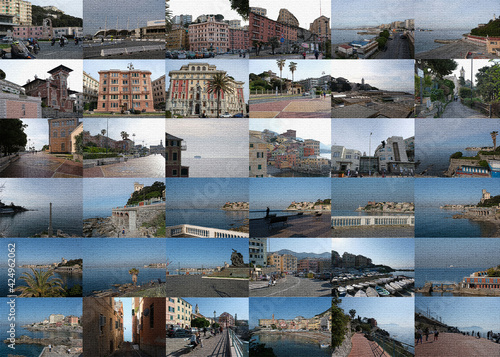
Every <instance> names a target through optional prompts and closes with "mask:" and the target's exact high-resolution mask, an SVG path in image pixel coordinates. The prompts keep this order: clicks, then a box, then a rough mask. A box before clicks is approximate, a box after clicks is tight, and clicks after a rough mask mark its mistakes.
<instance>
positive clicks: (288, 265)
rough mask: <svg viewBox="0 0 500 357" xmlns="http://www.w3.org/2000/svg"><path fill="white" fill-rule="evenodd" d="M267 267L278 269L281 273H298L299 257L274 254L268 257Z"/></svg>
mask: <svg viewBox="0 0 500 357" xmlns="http://www.w3.org/2000/svg"><path fill="white" fill-rule="evenodd" d="M267 265H268V266H274V267H276V268H277V269H279V271H280V272H287V271H289V272H293V271H297V257H295V256H293V255H290V254H283V255H279V254H276V253H272V254H269V255H268V256H267Z"/></svg>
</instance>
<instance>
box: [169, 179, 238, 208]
mask: <svg viewBox="0 0 500 357" xmlns="http://www.w3.org/2000/svg"><path fill="white" fill-rule="evenodd" d="M166 201H167V210H169V209H204V208H207V209H208V208H216V209H217V208H221V207H222V206H223V205H224V203H226V202H239V201H241V202H248V180H247V179H245V178H174V179H168V180H167V191H166Z"/></svg>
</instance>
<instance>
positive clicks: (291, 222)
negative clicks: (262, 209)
mask: <svg viewBox="0 0 500 357" xmlns="http://www.w3.org/2000/svg"><path fill="white" fill-rule="evenodd" d="M330 227H331V215H330V212H329V211H327V212H323V213H322V215H321V216H319V217H316V216H315V215H312V214H304V215H303V216H288V220H287V222H286V223H282V222H278V223H273V224H272V225H271V226H270V225H269V221H268V220H266V219H265V218H261V219H251V220H250V236H252V237H282V238H294V237H295V238H299V237H309V238H321V237H325V238H327V237H331V228H330Z"/></svg>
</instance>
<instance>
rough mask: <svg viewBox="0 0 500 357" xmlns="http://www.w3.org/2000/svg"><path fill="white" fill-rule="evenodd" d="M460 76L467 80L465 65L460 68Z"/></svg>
mask: <svg viewBox="0 0 500 357" xmlns="http://www.w3.org/2000/svg"><path fill="white" fill-rule="evenodd" d="M460 77H462V78H463V79H464V80H465V69H464V67H462V68H461V69H460Z"/></svg>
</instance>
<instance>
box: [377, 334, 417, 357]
mask: <svg viewBox="0 0 500 357" xmlns="http://www.w3.org/2000/svg"><path fill="white" fill-rule="evenodd" d="M371 337H372V338H373V340H374V341H375V342H377V344H378V345H379V346H380V347H381V348H382V349H383V350H384V352H385V353H386V354H388V355H390V356H392V357H407V356H414V355H415V347H414V346H412V345H408V344H406V343H403V342H399V341H397V343H396V340H394V339H391V338H386V337H382V336H380V335H372V336H371Z"/></svg>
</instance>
